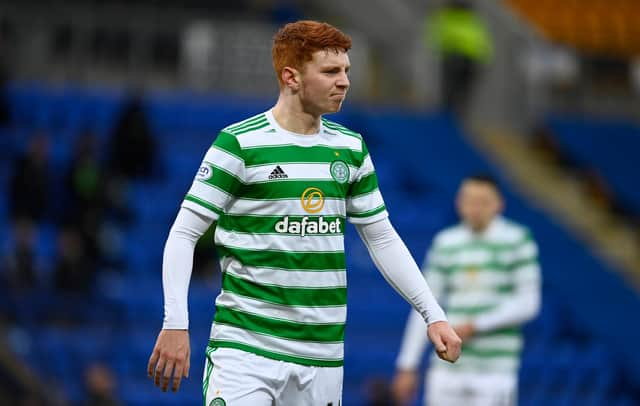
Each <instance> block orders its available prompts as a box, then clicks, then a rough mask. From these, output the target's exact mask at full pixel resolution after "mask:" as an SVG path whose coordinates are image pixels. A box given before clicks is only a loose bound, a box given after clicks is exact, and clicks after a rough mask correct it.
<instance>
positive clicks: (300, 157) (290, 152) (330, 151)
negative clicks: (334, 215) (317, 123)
mask: <svg viewBox="0 0 640 406" xmlns="http://www.w3.org/2000/svg"><path fill="white" fill-rule="evenodd" d="M336 153H337V154H338V155H336ZM243 156H244V157H245V164H246V165H247V167H251V166H256V165H266V164H281V163H284V162H287V163H326V164H330V163H331V162H333V161H335V160H337V159H339V160H342V161H344V162H345V163H347V164H349V165H351V166H355V167H358V166H360V164H361V163H362V154H361V153H359V152H357V151H353V150H351V149H349V148H347V147H328V146H319V145H316V146H312V147H301V146H299V145H279V146H263V147H254V148H245V149H244V150H243Z"/></svg>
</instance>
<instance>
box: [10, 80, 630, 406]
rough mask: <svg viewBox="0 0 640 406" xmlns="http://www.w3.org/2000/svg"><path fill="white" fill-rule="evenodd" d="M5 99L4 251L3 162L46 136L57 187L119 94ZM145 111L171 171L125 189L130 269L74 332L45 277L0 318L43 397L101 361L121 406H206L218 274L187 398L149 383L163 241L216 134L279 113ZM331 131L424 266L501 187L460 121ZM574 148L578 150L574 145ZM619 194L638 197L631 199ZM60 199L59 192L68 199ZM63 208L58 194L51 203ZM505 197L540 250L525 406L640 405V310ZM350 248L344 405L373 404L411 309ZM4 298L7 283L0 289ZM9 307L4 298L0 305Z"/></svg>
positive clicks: (372, 113) (160, 101) (360, 251)
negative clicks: (484, 183) (480, 184)
mask: <svg viewBox="0 0 640 406" xmlns="http://www.w3.org/2000/svg"><path fill="white" fill-rule="evenodd" d="M8 98H9V101H10V106H11V118H12V126H11V127H10V128H8V129H5V130H2V131H3V132H2V141H1V142H2V148H0V154H2V155H1V156H2V160H1V162H2V164H1V165H2V167H1V169H2V170H1V171H0V173H1V174H2V175H0V190H2V191H3V193H2V194H1V196H2V198H0V230H2V231H0V246H2V247H6V246H7V245H8V244H10V243H11V240H12V236H11V233H10V232H9V231H8V230H9V229H10V228H9V220H8V212H7V202H6V196H7V194H6V193H4V191H5V190H6V187H7V179H8V177H9V173H8V172H9V171H10V168H9V165H8V162H10V160H11V159H12V158H13V157H14V156H16V154H17V153H18V152H19V151H21V150H23V149H24V148H25V145H26V143H27V141H28V138H29V136H30V135H31V134H32V133H33V131H34V130H38V129H46V130H47V131H48V132H49V133H50V134H51V141H52V142H51V143H52V147H53V151H52V152H53V154H52V155H53V156H52V161H51V165H52V168H51V170H52V171H55V172H58V173H61V172H63V170H64V168H66V166H68V164H69V157H70V151H71V147H72V145H73V144H72V141H73V140H74V139H75V137H77V136H78V134H79V132H80V130H81V129H85V128H90V129H92V130H93V131H94V132H95V133H96V134H97V136H98V138H99V142H100V145H101V146H102V147H104V146H105V145H106V143H107V141H108V138H107V137H108V135H109V134H110V131H111V129H112V127H113V124H114V120H115V117H116V116H117V114H118V112H119V111H120V109H121V108H122V105H123V103H124V100H125V95H124V94H123V93H122V92H118V91H114V90H111V89H90V90H85V89H76V88H72V87H63V88H51V87H48V86H44V85H41V84H37V83H35V84H34V83H13V84H11V86H10V87H9V89H8ZM145 107H146V112H147V115H148V118H149V120H150V124H151V127H152V132H153V135H154V137H155V138H156V140H157V145H158V147H159V150H160V151H159V154H160V160H161V166H162V168H161V171H160V172H161V175H160V177H159V178H157V179H155V180H151V181H134V182H133V183H132V184H131V186H130V187H129V188H128V190H127V201H128V202H129V205H130V207H131V210H132V212H133V213H134V220H133V222H132V224H130V225H129V226H128V227H127V228H126V231H125V233H124V237H123V243H122V245H123V256H124V264H125V266H124V268H125V269H124V270H122V271H121V272H113V271H109V270H108V269H101V270H100V273H99V277H98V280H97V284H96V286H95V289H94V291H93V297H91V298H90V300H88V301H87V302H85V303H84V304H83V305H82V306H79V307H78V308H77V309H76V310H77V314H73V315H72V319H73V321H74V322H73V323H64V324H61V323H55V322H54V323H52V322H50V321H49V319H50V317H49V316H50V315H49V313H48V312H49V309H50V308H51V307H50V306H52V305H55V303H56V302H57V301H59V300H60V296H59V295H58V294H56V292H55V291H53V290H52V289H50V288H47V287H46V286H47V283H48V282H47V281H48V277H50V274H45V276H44V277H43V279H44V282H43V284H44V286H45V287H44V288H43V291H42V292H40V294H39V295H38V296H37V297H38V298H39V300H37V301H30V300H24V301H22V302H20V303H19V306H21V312H19V313H18V312H17V308H16V307H15V306H16V303H12V302H7V301H4V300H0V305H1V306H2V312H3V313H5V314H11V315H13V318H14V320H12V321H11V324H10V330H11V331H13V334H12V335H11V337H13V339H12V340H11V341H10V348H11V349H12V350H13V351H15V352H16V353H17V354H19V355H20V356H21V357H22V358H23V360H24V361H25V362H26V363H27V364H28V365H29V366H30V367H31V368H32V369H33V370H34V371H35V372H36V373H37V375H38V376H39V377H40V378H41V380H42V382H43V383H46V384H49V385H52V384H53V385H52V386H50V387H58V386H59V387H60V388H61V390H62V392H63V394H64V396H65V397H67V398H68V399H69V400H70V401H71V403H72V404H81V403H82V402H83V401H84V400H85V399H86V396H87V394H86V390H85V388H84V386H83V384H82V382H83V373H84V370H85V368H86V367H87V366H88V365H90V364H92V363H94V362H103V363H105V364H106V365H108V366H109V367H110V368H111V369H112V370H113V371H114V373H115V376H116V379H117V382H118V386H117V394H118V397H119V398H120V399H122V401H123V404H127V405H147V404H159V405H174V404H175V405H185V404H199V403H200V402H201V389H200V377H201V375H202V367H203V362H202V360H203V358H204V357H202V355H203V353H204V346H205V343H206V340H207V336H208V329H209V323H210V320H211V317H212V310H213V298H214V297H215V294H216V292H217V290H218V289H219V280H218V279H219V275H216V276H215V277H207V278H206V279H196V280H193V281H192V285H191V293H190V316H191V326H192V328H191V339H192V352H193V354H192V370H191V377H190V378H189V379H188V380H186V382H184V383H183V386H182V387H181V389H180V392H179V393H177V394H163V393H161V392H160V391H158V390H157V388H155V387H154V386H153V385H152V383H151V382H150V381H149V380H148V378H147V377H146V371H145V368H146V363H147V359H148V356H149V352H150V350H151V348H152V346H153V343H154V341H155V338H156V334H157V330H158V328H159V327H160V324H161V317H162V296H161V286H160V279H161V275H160V269H161V259H162V249H163V245H164V240H165V238H166V235H167V232H168V230H169V227H170V225H171V222H172V220H173V217H174V215H175V214H176V212H177V209H178V205H179V202H180V201H181V198H182V196H183V194H184V193H185V191H186V190H187V188H188V186H189V184H190V182H191V179H192V176H193V174H194V173H195V170H196V169H197V166H198V164H199V162H200V159H201V156H202V154H203V153H204V151H205V149H206V148H207V146H208V145H209V144H210V143H211V141H212V139H213V137H214V134H215V132H216V131H217V130H218V129H220V128H221V127H223V126H224V125H225V124H227V123H229V122H233V121H236V120H237V119H239V118H242V117H246V116H247V115H248V114H251V113H257V112H259V111H261V110H264V109H266V108H268V107H269V103H268V102H264V101H261V100H246V99H228V98H226V97H224V98H223V97H219V96H201V95H193V94H188V93H163V92H158V93H153V94H149V95H148V96H147V97H146V98H145ZM334 119H335V120H336V121H339V122H341V123H344V124H345V125H346V126H348V127H350V128H353V129H356V130H360V131H362V132H363V134H364V136H365V138H366V139H367V142H368V145H369V148H370V150H371V151H372V156H373V158H374V163H375V165H376V168H377V171H378V175H379V178H380V184H381V190H382V193H383V194H384V196H385V200H386V203H387V205H388V206H389V210H390V213H391V220H392V222H393V223H394V225H395V226H396V228H397V229H398V232H399V233H400V235H401V236H403V238H404V239H405V241H406V242H407V245H408V247H409V249H410V250H411V252H412V253H413V255H414V256H415V257H416V258H417V259H418V261H421V260H422V256H423V253H424V250H425V249H426V247H427V246H428V244H429V242H430V238H431V237H432V236H433V235H434V233H435V232H436V230H438V229H439V228H441V227H442V226H444V225H445V224H448V223H450V222H452V221H453V220H454V218H455V217H454V212H453V207H452V205H451V201H452V198H453V195H454V192H455V189H456V187H457V185H458V183H459V181H460V180H461V179H462V178H463V177H464V176H465V175H466V174H468V173H470V172H478V171H487V172H492V173H496V174H497V175H498V177H500V176H499V175H500V174H499V173H498V170H497V169H496V168H493V167H491V166H490V165H489V164H488V163H487V162H486V161H485V160H484V158H483V157H481V156H480V155H479V154H478V153H477V152H476V151H475V150H473V149H472V148H471V147H470V146H469V145H468V144H467V143H466V142H465V138H464V135H463V132H462V130H461V128H459V127H458V126H457V124H456V122H455V121H454V119H453V118H452V117H450V116H446V115H440V114H427V115H425V114H418V113H415V114H411V113H406V112H403V111H400V110H397V111H393V110H389V109H386V110H381V109H368V108H353V109H350V110H347V111H345V112H342V113H340V114H339V115H337V116H336V117H335V118H334ZM559 122H560V121H559ZM574 128H575V126H574ZM596 132H597V131H594V133H596ZM636 141H637V140H636ZM594 142H596V141H594ZM567 145H573V144H571V141H567ZM597 151H598V152H599V153H600V152H602V153H604V151H605V150H602V151H601V150H597ZM585 159H590V157H585ZM598 159H599V158H598ZM602 159H606V158H602ZM629 176H630V178H624V177H621V178H620V182H622V183H621V187H622V188H625V187H626V188H627V189H629V186H632V185H634V184H635V183H634V180H633V175H632V174H629ZM500 178H501V177H500ZM58 181H59V180H58ZM624 182H631V183H626V186H624ZM505 186H506V185H505ZM59 187H60V185H56V186H54V190H57V191H58V193H59V191H60V190H61V189H60V188H59ZM55 196H57V194H56V193H55V192H54V193H52V199H54V198H55ZM506 196H507V202H508V210H507V212H508V214H509V215H510V216H511V217H513V218H515V219H518V220H521V221H523V222H524V223H525V224H529V225H531V228H532V231H533V233H534V234H535V235H536V238H537V240H538V241H539V243H540V248H541V263H542V269H543V273H544V280H545V284H544V300H543V310H542V314H541V315H540V317H539V318H538V319H536V320H535V321H534V322H533V323H531V324H530V325H529V326H528V327H527V329H526V343H527V344H526V349H525V355H524V360H523V369H522V376H521V377H522V379H521V386H520V398H521V402H520V404H521V405H531V406H533V405H536V406H537V405H551V406H553V405H611V406H631V405H634V404H639V403H640V356H638V354H637V349H636V343H637V340H638V339H640V325H638V324H637V323H633V321H632V320H629V318H628V317H629V315H633V314H638V312H639V311H640V300H639V299H638V296H637V293H635V292H632V291H631V290H630V288H628V287H627V286H625V285H624V283H623V282H622V281H621V280H620V279H619V277H618V276H617V275H616V274H615V273H614V272H610V270H609V269H608V267H607V265H605V264H603V263H602V262H600V261H599V260H598V259H597V258H595V257H593V256H592V255H590V254H589V253H588V252H587V251H586V249H585V247H584V246H583V245H581V244H580V243H579V242H577V241H576V240H575V239H573V238H572V237H571V236H569V235H567V234H566V232H565V231H563V230H562V229H561V228H559V227H558V226H557V225H555V224H554V223H553V222H552V221H551V220H549V219H547V218H546V217H545V216H543V215H542V214H541V213H540V212H538V211H537V210H536V209H534V208H532V207H531V206H530V205H528V204H527V203H526V202H524V201H523V200H522V199H521V198H519V197H518V196H516V195H515V194H514V193H513V191H512V190H510V189H509V188H508V186H507V190H506ZM632 199H633V198H632ZM634 201H635V202H638V200H634ZM39 230H40V231H41V233H40V236H39V239H38V240H39V242H38V243H37V245H36V250H37V251H38V253H39V254H41V255H42V256H43V257H45V258H50V257H51V255H52V251H53V250H54V247H53V246H54V244H55V242H54V239H55V234H56V232H57V231H58V230H57V226H56V225H52V224H40V225H39ZM346 245H347V250H348V252H349V255H348V256H347V260H348V264H347V266H348V269H349V271H348V273H349V297H348V300H349V317H348V318H349V323H348V324H347V333H346V335H347V336H346V347H345V349H346V355H345V382H344V398H343V404H344V405H349V406H351V405H366V404H367V403H366V399H367V393H366V388H367V386H366V385H367V382H369V381H370V380H371V379H373V378H375V377H382V378H383V379H389V378H390V377H391V374H392V373H393V362H394V358H395V356H396V351H397V349H398V344H399V340H400V337H401V332H402V328H403V326H404V322H405V317H406V315H407V312H408V305H407V304H406V303H405V302H404V301H403V300H402V299H401V298H400V297H399V296H398V295H397V294H395V293H394V292H393V291H392V289H391V288H390V287H389V286H388V285H387V284H386V282H385V281H384V280H383V278H382V277H381V276H380V275H379V274H378V272H377V271H376V270H375V268H374V265H373V264H372V262H371V261H370V259H369V257H368V253H367V251H366V249H365V248H364V246H363V245H362V243H361V242H359V238H358V237H357V234H356V233H355V231H354V230H353V229H350V230H349V231H348V232H347V237H346ZM48 272H50V271H48ZM47 275H49V276H47ZM7 288H8V287H7V286H6V285H5V284H3V285H1V289H3V290H6V289H7ZM6 295H7V292H0V297H7V296H6ZM621 331H622V332H621Z"/></svg>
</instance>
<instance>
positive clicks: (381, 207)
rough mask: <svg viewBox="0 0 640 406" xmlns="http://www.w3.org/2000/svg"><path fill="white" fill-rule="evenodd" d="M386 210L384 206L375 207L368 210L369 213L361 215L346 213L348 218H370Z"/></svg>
mask: <svg viewBox="0 0 640 406" xmlns="http://www.w3.org/2000/svg"><path fill="white" fill-rule="evenodd" d="M386 209H387V208H386V207H385V206H384V204H383V205H382V206H380V207H377V208H375V209H373V210H369V211H365V212H362V213H348V216H349V217H357V218H360V217H371V216H375V215H376V214H378V213H382V212H383V211H385V210H386Z"/></svg>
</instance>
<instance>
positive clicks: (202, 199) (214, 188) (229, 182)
mask: <svg viewBox="0 0 640 406" xmlns="http://www.w3.org/2000/svg"><path fill="white" fill-rule="evenodd" d="M244 179H245V166H244V160H243V158H242V151H241V149H240V144H239V143H238V140H237V139H236V137H235V136H233V135H231V134H229V133H227V132H224V131H223V132H221V133H220V134H219V135H218V137H217V138H216V140H215V141H214V142H213V145H211V147H210V148H209V150H208V151H207V153H206V154H205V156H204V159H203V160H202V163H201V165H200V168H199V169H198V173H197V174H196V176H195V179H194V180H193V184H192V185H191V188H190V189H189V192H188V193H187V195H186V196H185V198H184V201H183V202H182V207H186V208H188V209H191V210H193V211H195V212H196V213H199V214H202V215H204V216H206V217H209V218H212V219H213V220H214V221H216V220H217V219H218V218H219V217H220V215H222V214H224V212H225V211H226V209H227V207H229V205H230V203H231V202H232V201H233V199H234V197H235V195H237V193H238V191H239V190H240V188H241V187H242V186H243V185H244Z"/></svg>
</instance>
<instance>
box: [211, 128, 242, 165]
mask: <svg viewBox="0 0 640 406" xmlns="http://www.w3.org/2000/svg"><path fill="white" fill-rule="evenodd" d="M213 146H214V147H216V148H219V149H221V150H223V151H226V152H228V153H230V154H231V155H233V156H235V157H236V158H238V159H240V160H242V150H241V149H240V144H239V143H238V140H237V139H236V137H235V136H234V135H231V134H229V133H228V132H225V131H221V132H220V133H219V134H218V137H216V139H215V141H213Z"/></svg>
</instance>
